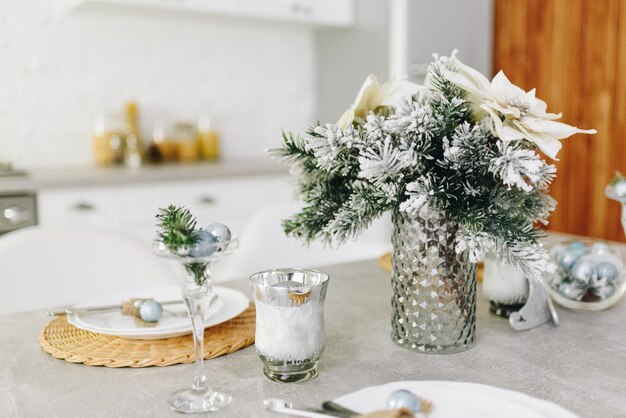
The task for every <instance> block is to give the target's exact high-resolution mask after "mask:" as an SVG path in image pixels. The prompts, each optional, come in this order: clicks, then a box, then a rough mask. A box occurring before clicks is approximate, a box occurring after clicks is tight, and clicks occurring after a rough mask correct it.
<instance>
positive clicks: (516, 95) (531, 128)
mask: <svg viewBox="0 0 626 418" xmlns="http://www.w3.org/2000/svg"><path fill="white" fill-rule="evenodd" d="M457 61H458V60H457ZM456 68H457V70H456V71H449V70H443V71H442V73H443V75H444V77H445V78H447V79H448V80H450V81H451V82H452V83H454V84H456V85H457V86H459V87H461V88H462V89H463V90H465V91H467V93H468V97H467V99H468V101H470V102H471V103H474V104H475V105H477V106H478V107H479V108H480V109H481V110H482V111H484V112H486V113H487V115H489V117H490V118H491V121H492V124H491V129H492V131H493V133H494V135H496V136H497V137H499V138H500V139H502V140H503V141H512V140H519V139H526V140H528V141H530V142H532V143H534V144H535V145H536V146H537V147H538V148H539V149H540V150H541V151H543V152H544V153H545V154H546V155H547V156H549V157H550V158H552V159H556V154H557V153H558V152H559V150H560V149H561V143H560V142H559V140H560V139H563V138H567V137H569V136H571V135H573V134H575V133H585V134H595V133H596V131H595V130H594V129H590V130H582V129H578V128H576V127H574V126H570V125H566V124H564V123H561V122H555V121H554V120H555V119H559V118H560V117H561V115H560V114H554V113H546V109H547V106H546V103H545V102H544V101H543V100H540V99H538V98H536V97H535V89H532V90H530V91H528V92H525V91H524V90H522V89H521V88H519V87H517V86H516V85H514V84H513V83H511V82H510V81H509V79H508V78H506V76H505V75H504V73H503V72H502V71H500V72H499V73H498V74H496V76H495V77H494V78H493V80H492V81H491V82H489V80H487V78H486V77H485V76H483V75H482V74H481V73H479V72H478V71H476V70H475V69H473V68H471V67H468V66H467V65H464V64H462V63H461V62H460V61H458V62H457V63H456Z"/></svg>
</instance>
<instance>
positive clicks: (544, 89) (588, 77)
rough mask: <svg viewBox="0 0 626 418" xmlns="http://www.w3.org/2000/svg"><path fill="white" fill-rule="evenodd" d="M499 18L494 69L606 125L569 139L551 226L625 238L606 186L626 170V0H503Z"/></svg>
mask: <svg viewBox="0 0 626 418" xmlns="http://www.w3.org/2000/svg"><path fill="white" fill-rule="evenodd" d="M494 19H495V31H494V74H495V73H496V72H497V71H499V70H500V69H502V70H504V72H505V74H506V75H507V76H508V77H509V79H510V80H511V81H512V82H513V83H515V84H517V85H519V86H520V87H522V88H525V89H526V90H529V89H531V88H533V87H536V88H537V97H539V98H541V99H543V100H545V101H546V102H547V103H548V111H550V112H553V113H559V112H562V113H563V115H564V118H563V119H562V121H563V122H566V123H569V124H571V125H575V126H578V127H580V128H584V129H591V128H594V129H596V130H597V131H598V134H596V135H590V136H587V135H575V136H572V137H570V138H569V139H565V140H564V141H563V149H562V150H561V152H560V153H559V159H560V161H558V163H557V169H558V171H557V173H558V175H557V180H556V181H555V183H554V184H553V186H552V195H553V196H554V197H555V198H556V199H557V201H558V202H559V204H558V207H557V210H556V211H555V213H554V214H553V216H552V218H551V221H550V225H549V229H552V230H556V231H563V232H570V233H574V234H580V235H589V236H593V237H598V238H604V239H611V240H619V241H625V240H624V232H623V231H622V228H621V224H620V207H619V204H618V203H616V202H614V201H610V200H608V199H607V198H605V197H604V187H605V186H606V184H607V183H608V182H609V181H610V179H611V178H612V176H613V175H614V173H615V171H616V170H620V171H621V172H622V173H624V174H626V0H495V13H494Z"/></svg>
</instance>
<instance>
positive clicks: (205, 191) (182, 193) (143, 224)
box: [120, 176, 293, 239]
mask: <svg viewBox="0 0 626 418" xmlns="http://www.w3.org/2000/svg"><path fill="white" fill-rule="evenodd" d="M292 194H293V191H292V189H291V186H290V185H289V182H288V177H287V176H258V177H245V178H231V179H219V180H197V181H171V182H162V183H158V184H142V185H139V184H135V185H127V186H123V187H122V189H121V191H120V225H121V227H122V228H123V229H124V230H125V232H127V233H129V234H131V235H135V236H137V237H140V238H142V239H146V238H150V237H152V236H153V235H154V224H155V221H154V214H156V213H157V210H158V209H159V208H162V207H165V206H167V205H169V204H176V205H184V206H186V207H187V208H189V210H190V211H191V212H192V213H193V214H194V215H195V216H196V218H197V219H198V223H199V224H200V226H206V225H208V224H210V223H213V222H222V223H224V224H226V225H228V226H229V227H230V228H231V230H232V231H233V233H234V234H235V235H239V234H240V233H241V231H242V230H243V228H244V227H245V224H246V222H247V221H248V220H249V219H250V218H251V217H252V215H253V214H254V213H255V212H256V211H257V210H258V209H259V208H261V207H264V206H266V205H269V204H274V203H276V202H280V203H284V204H288V203H289V202H291V200H292Z"/></svg>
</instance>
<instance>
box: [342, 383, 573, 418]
mask: <svg viewBox="0 0 626 418" xmlns="http://www.w3.org/2000/svg"><path fill="white" fill-rule="evenodd" d="M397 389H406V390H409V391H411V392H413V393H415V394H417V395H418V396H421V397H424V398H426V399H429V400H430V401H432V402H433V404H434V406H435V409H434V411H433V413H432V414H431V415H430V416H429V418H458V417H463V418H474V417H476V418H491V417H493V418H501V417H507V418H517V417H519V418H578V416H577V415H575V414H573V413H571V412H569V411H567V410H566V409H564V408H562V407H560V406H558V405H555V404H553V403H551V402H548V401H546V400H543V399H538V398H533V397H531V396H529V395H526V394H523V393H520V392H513V391H510V390H505V389H500V388H496V387H493V386H487V385H481V384H477V383H465V382H439V381H410V382H393V383H388V384H386V385H381V386H370V387H367V388H364V389H361V390H359V391H357V392H353V393H351V394H348V395H344V396H341V397H339V398H337V399H335V402H336V403H338V404H340V405H342V406H344V407H346V408H349V409H352V410H354V411H357V412H360V413H368V412H373V411H377V410H382V409H385V406H386V402H387V398H388V397H389V395H390V394H391V392H393V391H394V390H397Z"/></svg>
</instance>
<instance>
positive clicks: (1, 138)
mask: <svg viewBox="0 0 626 418" xmlns="http://www.w3.org/2000/svg"><path fill="white" fill-rule="evenodd" d="M62 3H63V1H61V0H59V1H51V0H27V1H19V0H0V158H9V159H11V160H13V162H14V163H15V164H16V165H19V166H22V167H36V166H38V167H41V166H62V165H87V164H90V163H91V132H92V129H93V123H94V119H95V118H96V116H97V115H98V114H101V113H105V112H109V111H114V110H117V109H118V108H119V109H121V108H122V107H123V104H124V102H125V101H126V100H129V99H136V100H137V101H138V102H139V105H140V111H142V122H143V125H145V126H146V127H147V126H149V125H150V124H151V123H152V121H154V120H155V119H165V120H172V119H181V118H187V119H190V118H191V119H193V118H196V117H197V116H200V115H202V114H205V113H210V114H211V115H213V116H212V119H213V120H215V123H216V126H217V127H218V128H219V130H220V132H221V135H222V144H223V153H224V155H225V156H226V157H229V156H253V155H261V153H262V149H263V148H265V147H268V146H271V145H272V144H274V143H276V141H277V140H278V135H279V130H280V128H282V127H284V128H287V129H301V128H302V127H303V126H307V125H308V124H310V123H311V121H312V120H313V115H314V110H315V90H316V89H315V83H316V80H315V71H314V66H315V62H314V61H315V58H314V55H315V46H314V42H315V39H314V34H313V32H312V31H311V30H310V29H306V28H301V27H298V26H295V25H281V24H276V23H265V22H258V21H252V20H245V21H244V20H224V19H219V18H204V17H194V16H187V17H185V16H176V17H167V16H162V15H160V16H159V15H155V14H150V13H137V12H133V13H131V12H129V11H119V10H118V11H110V10H109V11H99V12H94V11H84V12H73V13H70V14H64V13H62V11H61V9H60V4H62Z"/></svg>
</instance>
